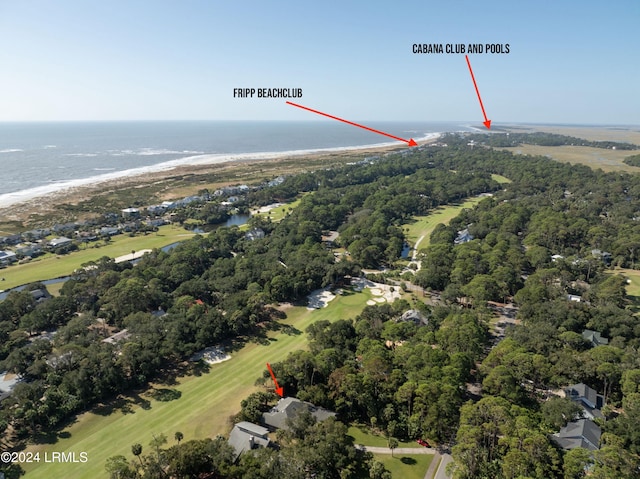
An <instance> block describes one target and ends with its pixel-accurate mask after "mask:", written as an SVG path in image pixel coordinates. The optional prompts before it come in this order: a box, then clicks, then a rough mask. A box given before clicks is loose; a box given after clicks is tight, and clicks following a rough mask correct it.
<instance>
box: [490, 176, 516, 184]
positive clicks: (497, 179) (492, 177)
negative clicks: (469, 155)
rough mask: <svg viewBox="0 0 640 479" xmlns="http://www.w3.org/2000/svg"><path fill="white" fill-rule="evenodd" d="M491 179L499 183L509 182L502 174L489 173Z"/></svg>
mask: <svg viewBox="0 0 640 479" xmlns="http://www.w3.org/2000/svg"><path fill="white" fill-rule="evenodd" d="M491 179H493V180H495V181H497V182H498V183H500V184H501V185H502V184H505V183H511V180H510V179H509V178H507V177H506V176H502V175H496V174H491Z"/></svg>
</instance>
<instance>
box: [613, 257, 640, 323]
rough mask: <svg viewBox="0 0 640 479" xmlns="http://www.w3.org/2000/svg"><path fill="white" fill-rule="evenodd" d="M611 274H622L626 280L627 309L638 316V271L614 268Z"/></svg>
mask: <svg viewBox="0 0 640 479" xmlns="http://www.w3.org/2000/svg"><path fill="white" fill-rule="evenodd" d="M613 274H622V275H624V276H625V277H626V278H627V281H628V282H627V297H628V299H629V301H630V302H631V304H630V305H629V308H630V310H631V311H633V313H634V314H636V315H638V314H640V271H639V270H637V269H626V268H616V269H615V270H614V271H613Z"/></svg>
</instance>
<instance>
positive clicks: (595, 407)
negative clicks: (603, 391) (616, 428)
mask: <svg viewBox="0 0 640 479" xmlns="http://www.w3.org/2000/svg"><path fill="white" fill-rule="evenodd" d="M564 391H565V394H566V395H567V397H568V398H569V399H571V400H572V401H576V402H578V401H579V403H580V405H581V406H582V407H583V408H584V409H585V410H586V411H587V412H589V413H591V414H592V415H593V416H595V417H602V412H601V411H600V409H599V408H600V407H602V404H603V402H604V398H603V397H602V396H601V395H600V394H598V392H597V391H596V390H595V389H593V388H590V387H589V386H587V385H586V384H584V383H578V384H573V385H571V386H569V387H568V388H566V389H565V390H564Z"/></svg>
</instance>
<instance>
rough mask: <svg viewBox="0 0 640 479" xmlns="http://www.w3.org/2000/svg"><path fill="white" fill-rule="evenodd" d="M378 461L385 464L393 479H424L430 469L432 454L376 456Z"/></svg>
mask: <svg viewBox="0 0 640 479" xmlns="http://www.w3.org/2000/svg"><path fill="white" fill-rule="evenodd" d="M374 457H375V458H376V460H377V461H380V462H381V463H383V464H384V467H385V468H386V469H387V470H388V471H389V472H390V473H391V477H393V478H398V479H424V475H425V474H426V473H427V469H429V465H430V464H431V461H433V455H432V454H419V455H415V456H406V455H402V454H395V455H394V457H391V454H374Z"/></svg>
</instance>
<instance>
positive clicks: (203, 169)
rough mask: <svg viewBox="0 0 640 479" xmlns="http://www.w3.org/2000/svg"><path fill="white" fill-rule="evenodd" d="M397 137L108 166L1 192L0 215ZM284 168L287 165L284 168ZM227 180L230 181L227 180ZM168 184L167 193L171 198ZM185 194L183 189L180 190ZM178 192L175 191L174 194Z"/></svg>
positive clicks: (350, 151)
mask: <svg viewBox="0 0 640 479" xmlns="http://www.w3.org/2000/svg"><path fill="white" fill-rule="evenodd" d="M439 136H440V134H439V133H431V134H428V135H426V136H425V137H423V138H419V139H417V140H416V141H418V142H419V144H426V143H431V142H434V141H436V140H437V139H438V138H439ZM404 148H405V147H404V146H403V144H401V143H399V142H393V143H382V144H379V145H375V146H364V147H352V148H326V149H322V150H316V151H313V150H299V151H285V152H271V153H248V154H237V155H198V156H192V157H185V158H181V159H179V160H174V161H169V162H164V163H160V164H157V165H152V166H149V167H143V168H137V169H132V170H125V171H120V172H111V173H107V174H103V175H98V176H95V177H91V178H83V179H76V180H69V181H68V182H62V183H56V184H52V185H46V186H43V187H39V188H33V189H30V190H24V191H19V192H16V193H10V194H4V195H0V218H2V220H4V221H6V222H25V221H27V220H28V219H29V218H30V217H31V216H32V215H46V214H48V213H50V212H53V211H54V210H55V209H56V207H57V206H59V205H63V204H71V205H75V204H78V203H80V202H82V201H84V200H87V199H88V198H91V197H93V196H94V195H97V194H103V193H108V192H114V191H118V190H120V189H123V188H136V187H142V186H144V185H149V184H154V183H160V182H163V183H170V182H171V180H172V179H174V178H180V177H184V176H187V175H188V176H194V175H196V176H197V175H205V174H211V173H224V172H230V171H233V170H235V169H240V168H247V167H253V168H254V169H263V168H265V169H270V170H274V172H276V171H278V168H276V167H277V165H278V164H280V163H283V162H287V161H291V160H295V159H304V160H314V161H316V162H317V161H322V160H323V159H326V160H327V162H329V161H335V160H336V159H337V158H344V157H346V156H353V155H355V154H357V155H358V156H362V157H366V156H367V155H379V154H382V153H386V152H389V151H394V150H400V149H404ZM283 173H285V174H286V171H283ZM227 183H228V182H227ZM171 193H172V192H171V189H170V188H169V189H168V192H167V193H166V194H165V196H166V199H171ZM183 196H184V195H183ZM179 197H181V192H175V196H174V198H179Z"/></svg>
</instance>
